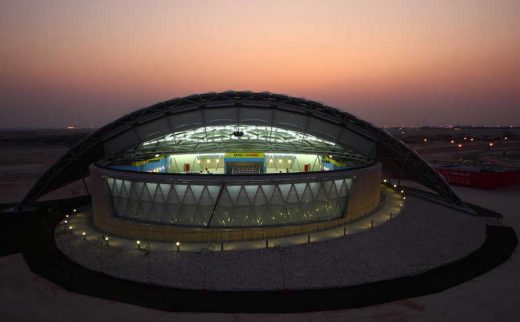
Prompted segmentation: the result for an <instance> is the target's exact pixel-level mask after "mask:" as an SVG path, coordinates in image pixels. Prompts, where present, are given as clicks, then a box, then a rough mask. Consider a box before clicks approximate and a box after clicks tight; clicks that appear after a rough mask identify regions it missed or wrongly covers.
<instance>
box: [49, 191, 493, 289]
mask: <svg viewBox="0 0 520 322" xmlns="http://www.w3.org/2000/svg"><path fill="white" fill-rule="evenodd" d="M484 238H485V223H484V222H483V221H482V220H481V219H479V218H475V217H472V216H469V215H467V214H464V213H461V212H459V211H456V210H453V209H450V208H446V207H444V206H441V205H437V204H434V203H431V202H428V201H424V200H422V199H419V198H415V197H411V196H410V197H409V198H407V207H406V209H405V210H404V212H403V214H402V215H401V216H399V217H397V218H396V219H395V220H392V221H391V222H388V223H386V224H384V225H381V226H378V227H376V228H374V229H371V230H367V231H365V232H362V233H358V234H354V235H350V236H347V237H346V238H338V239H333V240H327V241H323V242H317V243H311V244H310V245H299V246H293V247H284V248H280V247H278V248H270V249H263V250H247V251H229V252H198V253H196V252H180V253H178V252H175V251H170V252H166V251H154V250H153V245H152V251H151V252H150V253H149V255H146V254H145V253H144V252H141V251H137V250H122V249H119V248H116V247H110V248H107V247H104V246H103V244H102V243H100V242H95V241H84V240H82V239H81V237H79V238H78V237H74V236H72V235H64V234H61V233H59V232H57V233H56V243H57V245H58V247H59V248H60V249H61V250H62V251H63V252H64V253H66V254H67V255H68V256H69V257H71V258H72V259H73V260H75V261H77V262H78V263H80V264H81V265H83V266H85V267H88V268H90V269H93V270H101V271H103V272H105V273H107V274H109V275H112V276H116V277H119V278H123V279H130V280H136V281H142V282H147V283H154V284H159V285H165V286H171V287H178V288H190V289H208V290H267V289H308V288H324V287H334V286H349V285H356V284H363V283H367V282H373V281H379V280H385V279H391V278H396V277H400V276H407V275H413V274H417V273H420V272H423V271H426V270H429V269H431V268H434V267H437V266H440V265H442V264H444V263H448V262H451V261H454V260H457V259H459V258H462V257H464V256H466V255H468V254H469V253H470V252H472V251H474V250H476V249H477V248H478V247H479V246H480V245H482V243H483V242H484Z"/></svg>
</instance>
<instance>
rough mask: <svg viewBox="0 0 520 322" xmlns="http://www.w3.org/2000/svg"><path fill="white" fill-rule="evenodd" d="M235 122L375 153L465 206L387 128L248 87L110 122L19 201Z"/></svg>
mask: <svg viewBox="0 0 520 322" xmlns="http://www.w3.org/2000/svg"><path fill="white" fill-rule="evenodd" d="M238 123H241V124H261V125H272V126H277V127H280V128H287V129H293V130H298V131H302V132H304V133H309V134H312V135H314V136H316V137H319V138H322V139H324V140H328V141H331V142H334V143H338V144H339V145H341V146H344V147H346V148H347V149H349V150H352V151H355V152H356V153H359V154H361V155H363V156H365V157H368V158H372V157H374V158H375V159H376V160H378V161H380V162H382V163H383V165H384V167H385V168H386V169H389V170H391V171H393V172H396V173H399V172H401V170H402V174H403V176H406V177H408V178H412V179H413V180H415V181H417V182H418V183H420V184H422V185H424V186H426V187H427V188H429V189H431V190H433V191H435V192H437V193H438V194H439V195H440V196H441V197H442V198H443V199H444V200H446V201H447V202H449V203H451V204H454V205H459V206H464V203H463V202H462V201H461V200H460V198H459V197H458V196H457V195H456V194H455V192H454V191H453V189H452V188H451V187H450V186H449V185H448V184H447V183H446V181H445V180H444V178H443V177H442V176H441V175H440V174H439V173H437V172H436V171H435V170H434V169H433V168H432V167H431V166H430V165H429V164H428V163H427V162H426V161H425V160H423V159H422V158H421V157H420V156H419V155H418V154H417V153H416V152H415V151H413V150H412V149H410V148H409V147H408V146H407V145H405V144H404V143H403V142H401V141H400V140H398V139H396V138H394V137H393V136H391V135H390V134H389V133H387V132H386V131H384V130H382V129H379V128H377V127H374V126H373V125H371V124H370V123H368V122H365V121H363V120H360V119H358V118H356V117H355V116H353V115H351V114H349V113H346V112H342V111H339V110H337V109H335V108H332V107H329V106H326V105H323V104H321V103H318V102H313V101H309V100H306V99H303V98H295V97H290V96H287V95H281V94H272V93H269V92H262V93H255V92H248V91H242V92H236V91H228V92H222V93H206V94H198V95H191V96H187V97H183V98H175V99H172V100H169V101H165V102H161V103H158V104H155V105H152V106H149V107H146V108H143V109H139V110H137V111H134V112H132V113H129V114H127V115H126V116H123V117H121V118H120V119H118V120H116V121H114V122H112V123H109V124H108V125H106V126H104V127H102V128H100V129H99V130H97V131H95V132H94V133H92V134H90V135H89V136H87V137H86V138H84V139H83V140H81V141H80V142H78V143H77V144H75V145H74V146H73V147H72V148H71V149H70V150H69V151H67V152H66V153H65V155H63V156H62V157H61V158H60V159H59V160H58V161H57V162H56V163H55V164H54V165H53V166H51V167H50V168H49V169H48V170H47V171H46V172H45V173H44V174H43V175H42V176H41V177H40V178H39V179H38V181H37V182H36V183H35V184H34V185H33V186H32V188H31V189H30V190H29V192H28V193H27V194H26V195H25V197H24V198H23V200H22V201H21V202H20V205H19V206H20V207H21V208H23V207H30V206H31V205H32V204H33V203H34V202H35V201H36V200H37V199H38V198H39V197H41V196H43V195H44V194H46V193H49V192H51V191H53V190H55V189H58V188H60V187H62V186H64V185H66V184H68V183H71V182H73V181H76V180H79V179H82V178H83V177H85V176H87V175H88V165H89V164H90V163H92V162H96V161H98V160H101V159H103V158H105V157H107V156H112V155H114V154H115V153H118V152H120V151H123V150H125V149H128V148H129V147H132V146H137V145H138V144H142V143H143V142H145V141H148V140H151V139H153V138H158V137H161V136H164V135H167V134H169V133H174V132H175V131H178V130H187V129H193V128H197V127H201V126H210V125H222V124H238ZM350 144H352V145H350ZM376 152H377V153H376Z"/></svg>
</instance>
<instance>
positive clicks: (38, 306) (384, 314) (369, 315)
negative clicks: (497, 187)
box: [0, 188, 520, 321]
mask: <svg viewBox="0 0 520 322" xmlns="http://www.w3.org/2000/svg"><path fill="white" fill-rule="evenodd" d="M457 191H458V192H459V193H460V195H461V196H462V197H463V198H464V199H465V200H468V201H470V202H473V203H475V204H478V205H481V206H485V207H488V208H490V209H493V210H496V211H499V212H501V213H502V214H504V216H505V222H506V223H507V224H510V225H512V226H513V227H515V229H516V231H519V230H520V216H519V213H518V207H517V204H518V200H520V188H515V189H507V190H501V191H492V192H489V191H480V190H474V189H468V188H460V189H457ZM519 276H520V259H519V255H518V251H515V253H514V254H513V256H512V258H511V259H510V260H509V261H508V262H506V263H504V264H503V265H501V266H499V267H497V268H496V269H494V270H492V271H491V272H489V273H487V274H484V275H482V276H480V277H478V278H476V279H473V280H471V281H469V282H467V283H464V284H462V285H459V286H457V287H454V288H451V289H449V290H447V291H444V292H442V293H438V294H433V295H429V296H423V297H417V298H411V299H407V300H401V301H396V302H391V303H387V304H382V305H377V306H372V307H366V308H362V309H355V310H343V311H333V312H316V313H305V314H195V313H169V312H163V311H157V310H152V309H147V308H142V307H138V306H133V305H128V304H122V303H117V302H113V301H107V300H102V299H98V298H92V297H88V296H83V295H79V294H74V293H70V292H68V291H65V290H63V289H62V288H60V287H58V286H56V285H55V284H53V283H50V282H48V281H47V280H45V279H43V278H41V277H39V276H37V275H35V274H33V273H32V272H30V271H29V269H28V268H27V265H26V264H25V262H24V260H23V258H22V256H21V255H19V254H17V255H11V256H7V257H2V258H0V280H1V281H2V283H0V303H1V304H0V316H1V317H2V320H3V321H71V320H75V321H93V320H95V321H121V320H124V321H170V320H175V321H205V320H211V321H230V320H233V321H338V320H351V321H379V320H385V321H416V320H421V321H467V320H472V321H517V320H518V315H519V314H520V283H518V277H519Z"/></svg>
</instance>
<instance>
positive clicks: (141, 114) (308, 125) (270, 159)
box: [17, 91, 509, 311]
mask: <svg viewBox="0 0 520 322" xmlns="http://www.w3.org/2000/svg"><path fill="white" fill-rule="evenodd" d="M77 181H82V182H83V184H84V187H85V190H86V191H87V192H88V194H89V199H88V201H87V202H84V203H83V204H80V205H76V206H74V209H72V208H70V209H67V210H65V211H63V212H62V214H61V216H60V217H59V218H58V221H57V222H56V225H55V226H53V227H52V228H53V229H54V236H53V239H54V240H55V243H56V246H57V248H58V249H59V252H60V254H63V255H64V256H66V258H67V260H70V261H71V263H75V264H71V265H76V264H79V267H81V270H84V269H86V270H89V271H91V272H97V273H98V274H104V275H103V276H110V277H111V278H115V279H117V280H124V281H131V282H135V283H146V284H148V285H154V286H160V287H165V288H168V289H171V290H175V291H176V292H177V291H178V292H181V293H179V294H181V295H182V294H184V293H182V292H183V291H179V290H205V291H208V290H209V291H210V292H211V291H215V292H231V293H226V294H228V295H229V296H237V293H233V292H239V294H240V297H241V299H242V300H243V301H245V302H247V304H244V305H246V306H247V307H248V309H247V310H248V311H257V310H263V309H265V307H263V308H261V307H260V306H259V305H260V304H258V303H256V304H255V303H254V301H248V300H247V299H248V298H254V297H255V296H257V295H254V294H256V293H255V292H258V291H263V292H265V291H269V292H271V291H282V290H288V289H289V290H300V291H307V290H308V291H310V292H314V291H315V290H317V289H319V290H324V289H330V288H333V289H342V290H343V289H344V290H345V292H347V293H348V292H350V293H348V294H350V295H348V296H352V297H353V298H356V297H357V296H361V295H359V294H364V295H363V296H365V300H359V301H361V302H363V301H365V302H363V303H373V301H374V299H372V298H370V296H368V297H367V294H369V293H363V292H364V291H356V290H357V289H356V290H353V289H352V287H359V286H360V285H369V284H370V283H376V282H382V281H393V282H392V283H397V284H395V285H394V284H392V289H393V291H389V292H388V294H390V295H388V296H389V297H390V298H395V297H396V296H397V297H407V296H411V295H414V294H417V293H413V292H412V293H406V292H405V293H404V295H403V294H401V295H395V294H394V293H395V292H401V290H399V289H400V285H401V284H400V283H401V282H395V281H397V280H398V279H403V278H404V279H407V280H406V282H403V283H408V284H407V285H410V284H409V283H412V284H414V283H415V282H413V281H414V280H413V279H414V278H423V277H422V276H423V275H421V274H430V272H432V271H434V270H435V269H437V268H439V267H444V268H446V270H448V267H451V268H450V269H454V267H455V266H453V265H454V264H453V263H456V262H458V261H461V260H463V259H465V258H468V256H470V255H471V254H475V253H478V252H479V251H481V250H482V247H483V245H485V244H486V242H487V238H489V236H490V233H489V227H488V224H489V221H490V220H493V221H496V218H497V217H499V216H500V215H499V214H490V213H486V212H485V211H483V210H482V209H479V208H477V207H474V206H472V205H469V204H466V203H465V202H463V201H462V200H461V199H460V198H459V197H458V196H457V194H456V193H455V192H454V191H453V190H452V188H451V187H450V186H449V185H448V184H447V183H446V181H445V180H444V179H443V177H442V176H441V175H440V174H439V173H437V172H436V171H435V170H434V169H433V168H432V167H431V166H430V165H429V164H428V163H427V162H426V161H424V160H423V159H422V158H421V157H420V156H419V155H418V154H417V153H416V152H415V151H413V150H412V149H410V148H409V147H408V146H407V145H405V144H404V143H403V142H401V141H399V140H398V139H396V138H394V137H393V136H392V135H390V134H389V133H388V132H386V131H385V130H383V129H379V128H377V127H375V126H373V125H371V124H369V123H368V122H365V121H363V120H360V119H359V118H356V117H355V116H353V115H351V114H348V113H346V112H342V111H340V110H338V109H335V108H332V107H329V106H326V105H324V104H321V103H317V102H313V101H309V100H306V99H302V98H294V97H290V96H287V95H279V94H272V93H268V92H264V93H254V92H246V91H244V92H238V91H228V92H223V93H207V94H199V95H191V96H188V97H183V98H176V99H172V100H170V101H165V102H161V103H158V104H155V105H152V106H150V107H146V108H143V109H140V110H137V111H135V112H133V113H130V114H128V115H126V116H124V117H122V118H120V119H118V120H116V121H114V122H112V123H110V124H108V125H106V126H104V127H102V128H100V129H99V130H97V131H95V132H93V133H92V134H90V135H89V136H88V137H86V138H85V139H83V140H82V141H80V142H79V143H77V144H76V145H75V146H74V147H72V148H71V149H70V150H69V151H68V152H67V153H66V154H65V155H64V156H63V157H62V158H61V159H60V160H59V161H57V162H56V163H55V164H54V165H53V166H52V167H51V168H50V169H48V170H47V171H46V173H45V174H44V175H43V176H42V177H41V178H40V179H39V180H38V181H37V182H36V183H35V184H34V186H33V187H32V188H31V190H30V191H29V192H28V193H27V194H26V196H25V197H24V198H23V200H22V201H21V202H20V203H19V205H18V207H17V208H18V209H19V210H20V211H29V210H31V209H33V208H34V207H35V205H36V201H37V200H38V199H39V198H40V197H42V196H44V195H45V194H48V193H49V192H51V191H53V190H56V189H58V188H61V187H64V186H66V185H68V184H71V183H73V182H77ZM488 217H491V218H492V219H489V218H488ZM281 254H283V255H281ZM60 256H61V255H60ZM143 256H145V257H143ZM504 256H506V255H504ZM508 256H509V255H507V257H508ZM497 260H498V259H497ZM500 260H504V259H503V258H500ZM450 265H451V266H450ZM77 269H79V268H77ZM468 271H471V272H474V270H468ZM287 272H292V273H293V274H287ZM47 274H51V273H49V272H47ZM468 274H469V273H468ZM51 275H52V274H51ZM459 275H460V280H458V279H457V283H460V282H462V281H464V278H466V279H467V278H469V277H467V276H466V275H464V274H462V273H461V274H459ZM459 275H457V276H459ZM417 276H420V277H417ZM464 276H466V277H464ZM54 277H55V278H56V276H54ZM60 278H61V277H60ZM58 279H59V278H58ZM438 279H439V277H438V276H435V277H433V278H432V281H436V280H438ZM71 281H72V279H71V280H69V281H68V282H67V283H76V282H74V281H72V282H71ZM421 281H424V280H421ZM118 283H119V282H118ZM421 283H422V282H421ZM425 283H426V284H424V285H423V286H421V287H422V288H421V287H419V289H421V290H420V291H418V292H425V291H424V289H430V288H432V287H433V288H432V289H435V290H437V291H438V289H439V285H437V284H435V282H432V283H433V284H428V283H429V282H425ZM450 283H451V284H450ZM370 285H371V284H370ZM378 285H379V284H378ZM381 285H382V284H381ZM432 285H434V286H432ZM453 285H455V284H453V282H452V281H451V280H450V281H449V282H446V285H445V286H442V287H445V288H448V287H451V286H453ZM82 287H85V286H81V287H79V286H78V285H76V286H75V289H78V288H80V289H81V288H82ZM370 287H373V286H370ZM88 292H90V293H91V294H94V293H95V294H97V293H96V292H94V291H92V290H90V291H88ZM88 292H87V293H88ZM150 292H153V290H150ZM244 292H245V293H244ZM359 292H361V293H359ZM426 292H428V291H426ZM176 294H177V293H176ZM190 294H191V293H190ZM218 294H220V295H217V294H215V295H214V296H215V297H217V298H218V299H219V300H218V301H217V302H218V303H219V305H221V306H218V307H216V306H214V305H216V304H209V303H210V302H211V301H212V299H213V295H212V296H209V297H206V298H204V299H202V302H200V299H197V301H198V302H197V303H198V304H194V303H195V301H191V300H186V301H185V302H182V304H179V302H175V303H174V302H171V303H167V304H165V306H166V307H161V308H164V309H171V310H199V309H200V307H199V306H197V305H202V304H201V303H206V302H207V305H208V306H207V307H206V309H204V310H213V311H230V310H231V311H233V310H236V308H230V306H226V305H229V304H224V303H223V302H225V301H224V300H220V299H222V295H221V293H218ZM230 294H232V295H230ZM244 294H245V295H244ZM247 294H250V296H251V297H248V296H249V295H247ZM251 294H253V295H251ZM309 294H311V293H302V296H303V297H305V299H306V301H307V300H309V301H310V302H312V303H309V307H307V308H305V309H303V310H316V309H323V308H326V309H331V308H344V307H349V305H360V304H353V303H357V302H356V301H353V302H348V301H347V302H341V303H340V302H338V301H339V299H338V301H332V302H327V303H325V302H323V301H321V302H320V301H319V300H318V299H317V298H316V296H315V294H314V293H312V294H314V295H313V296H311V297H309V296H310V295H309ZM353 294H354V295H353ZM356 294H357V295H356ZM385 294H386V293H385ZM391 294H394V295H391ZM151 296H152V295H151ZM219 296H220V297H219ZM226 296H227V295H226ZM242 296H243V297H242ZM279 296H281V297H284V296H285V295H281V294H279V293H276V296H274V297H272V298H270V300H269V301H268V302H269V303H270V304H269V305H270V306H269V305H267V304H265V302H264V305H267V306H269V307H271V309H272V310H279V311H295V310H296V311H297V310H302V309H301V307H300V308H299V309H296V308H295V307H294V306H293V307H291V308H287V307H283V305H285V304H286V303H289V302H290V303H296V302H297V301H298V300H302V298H299V299H298V298H297V297H294V298H292V299H291V300H289V301H288V302H287V301H286V300H287V299H285V298H284V301H285V302H284V301H282V302H284V303H285V304H284V303H281V302H279V301H278V300H275V299H279ZM363 296H361V297H360V298H363ZM152 297H153V296H152ZM152 297H151V298H152ZM120 300H123V301H130V302H132V303H136V304H141V305H148V304H143V303H142V302H141V300H130V299H128V298H127V299H120ZM386 300H387V299H386ZM381 301H385V299H383V300H381ZM161 303H162V302H161ZM154 305H157V303H155V302H154ZM316 305H318V306H316ZM320 305H321V306H320ZM202 307H204V305H202ZM318 307H319V308H318Z"/></svg>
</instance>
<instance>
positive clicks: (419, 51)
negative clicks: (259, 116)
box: [0, 0, 520, 127]
mask: <svg viewBox="0 0 520 322" xmlns="http://www.w3.org/2000/svg"><path fill="white" fill-rule="evenodd" d="M519 39H520V1H518V0H489V1H483V0H465V1H447V0H437V1H404V0H402V1H389V0H387V1H371V0H365V1H301V0H300V1H245V0H244V1H238V0H235V1H90V2H87V1H3V2H1V3H0V40H1V45H0V57H1V60H0V127H12V126H19V127H22V126H43V127H48V126H58V127H61V126H65V125H67V124H78V125H86V124H95V125H103V124H105V123H106V122H109V121H111V120H113V119H115V118H116V117H119V116H121V115H124V114H125V113H128V112H130V111H132V110H134V109H136V108H139V107H144V106H147V105H151V104H153V103H156V102H157V101H160V100H165V99H169V98H173V97H177V96H183V95H188V94H192V93H200V92H208V91H223V90H228V89H236V90H255V91H271V92H280V93H286V94H290V95H294V96H303V97H306V98H308V99H313V100H317V101H321V102H324V103H328V104H330V105H333V106H337V107H340V108H342V109H344V110H346V111H349V112H351V113H353V114H355V115H357V116H359V117H362V118H364V119H366V120H368V121H371V122H373V123H375V124H377V125H401V124H403V125H420V124H422V123H423V121H425V122H426V123H427V124H457V123H464V124H469V123H478V124H487V125H496V124H507V125H509V124H514V125H520V41H519Z"/></svg>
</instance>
